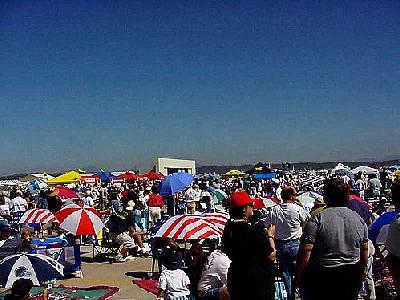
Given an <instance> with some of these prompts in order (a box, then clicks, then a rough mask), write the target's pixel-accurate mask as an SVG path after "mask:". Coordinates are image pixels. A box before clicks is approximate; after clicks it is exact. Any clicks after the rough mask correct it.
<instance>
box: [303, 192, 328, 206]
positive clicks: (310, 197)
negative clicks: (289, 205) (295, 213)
mask: <svg viewBox="0 0 400 300" xmlns="http://www.w3.org/2000/svg"><path fill="white" fill-rule="evenodd" d="M297 199H298V200H299V202H300V203H301V205H303V206H304V207H308V208H313V207H314V204H315V200H317V199H319V200H321V199H323V197H322V196H321V195H320V194H317V193H315V192H311V191H310V192H305V193H302V194H300V195H299V196H297Z"/></svg>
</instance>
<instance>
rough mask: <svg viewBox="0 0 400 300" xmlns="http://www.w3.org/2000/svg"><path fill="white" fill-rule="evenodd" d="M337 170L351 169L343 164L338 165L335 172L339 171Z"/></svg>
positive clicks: (334, 169)
mask: <svg viewBox="0 0 400 300" xmlns="http://www.w3.org/2000/svg"><path fill="white" fill-rule="evenodd" d="M337 170H350V167H348V166H345V165H344V164H342V163H338V165H337V166H336V167H334V168H333V171H337Z"/></svg>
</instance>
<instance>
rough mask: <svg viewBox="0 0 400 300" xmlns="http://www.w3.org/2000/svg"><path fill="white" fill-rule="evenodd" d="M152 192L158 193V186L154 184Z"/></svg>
mask: <svg viewBox="0 0 400 300" xmlns="http://www.w3.org/2000/svg"><path fill="white" fill-rule="evenodd" d="M151 192H152V193H153V194H158V186H156V185H153V186H152V187H151Z"/></svg>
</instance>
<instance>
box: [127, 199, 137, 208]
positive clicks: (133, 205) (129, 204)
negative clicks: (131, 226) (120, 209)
mask: <svg viewBox="0 0 400 300" xmlns="http://www.w3.org/2000/svg"><path fill="white" fill-rule="evenodd" d="M134 207H135V202H134V201H133V200H129V201H128V203H127V204H126V208H125V209H126V210H133V208H134Z"/></svg>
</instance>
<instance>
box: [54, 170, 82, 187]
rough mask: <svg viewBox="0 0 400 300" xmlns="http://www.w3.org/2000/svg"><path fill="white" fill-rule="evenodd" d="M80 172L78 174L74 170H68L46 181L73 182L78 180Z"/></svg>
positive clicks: (56, 182) (57, 182) (55, 182)
mask: <svg viewBox="0 0 400 300" xmlns="http://www.w3.org/2000/svg"><path fill="white" fill-rule="evenodd" d="M81 176H82V174H79V173H78V172H75V171H70V172H67V173H65V174H62V175H60V176H58V177H55V178H53V179H50V180H49V181H47V183H48V184H67V183H74V182H77V181H79V179H80V178H81Z"/></svg>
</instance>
